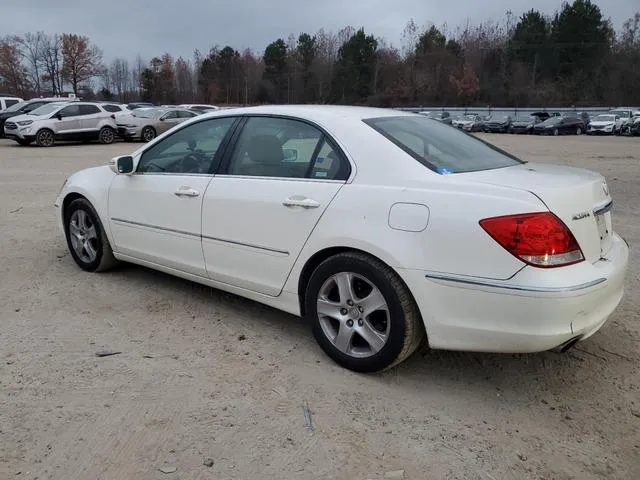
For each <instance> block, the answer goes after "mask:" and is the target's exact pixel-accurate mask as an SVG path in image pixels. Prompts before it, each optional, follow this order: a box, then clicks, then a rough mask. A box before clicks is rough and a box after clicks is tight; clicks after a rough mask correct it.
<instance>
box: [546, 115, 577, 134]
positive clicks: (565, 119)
mask: <svg viewBox="0 0 640 480" xmlns="http://www.w3.org/2000/svg"><path fill="white" fill-rule="evenodd" d="M584 131H585V126H584V120H583V119H582V118H578V117H577V116H575V115H574V116H569V115H563V116H561V117H549V118H548V119H547V120H545V121H544V122H542V123H539V124H538V125H536V126H535V127H533V132H534V133H536V134H538V135H582V133H583V132H584Z"/></svg>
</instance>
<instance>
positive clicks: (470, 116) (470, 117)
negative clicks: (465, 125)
mask: <svg viewBox="0 0 640 480" xmlns="http://www.w3.org/2000/svg"><path fill="white" fill-rule="evenodd" d="M461 118H462V120H468V121H474V120H475V119H476V116H475V115H463V116H462V117H461Z"/></svg>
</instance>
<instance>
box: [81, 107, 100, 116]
mask: <svg viewBox="0 0 640 480" xmlns="http://www.w3.org/2000/svg"><path fill="white" fill-rule="evenodd" d="M96 113H100V109H99V108H98V107H96V106H95V105H80V106H79V112H78V115H94V114H96Z"/></svg>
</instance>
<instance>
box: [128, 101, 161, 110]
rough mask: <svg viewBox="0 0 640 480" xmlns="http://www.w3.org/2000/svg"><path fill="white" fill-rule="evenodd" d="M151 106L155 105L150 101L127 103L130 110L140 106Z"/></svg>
mask: <svg viewBox="0 0 640 480" xmlns="http://www.w3.org/2000/svg"><path fill="white" fill-rule="evenodd" d="M149 107H155V105H154V104H153V103H150V102H131V103H128V104H127V108H128V109H129V110H136V109H138V108H149Z"/></svg>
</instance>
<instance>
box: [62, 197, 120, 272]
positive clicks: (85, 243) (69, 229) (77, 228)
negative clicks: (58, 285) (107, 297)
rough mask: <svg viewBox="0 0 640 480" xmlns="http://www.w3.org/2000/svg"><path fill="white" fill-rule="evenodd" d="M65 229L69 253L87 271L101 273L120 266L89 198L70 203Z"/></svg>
mask: <svg viewBox="0 0 640 480" xmlns="http://www.w3.org/2000/svg"><path fill="white" fill-rule="evenodd" d="M64 230H65V234H66V237H67V246H68V247H69V252H70V253H71V256H72V257H73V259H74V260H75V262H76V264H77V265H78V266H79V267H80V268H82V269H83V270H86V271H88V272H101V271H104V270H108V269H109V268H111V267H113V266H114V265H115V264H116V263H117V261H116V259H115V257H114V256H113V251H112V250H111V245H109V240H108V239H107V236H106V234H105V233H104V228H103V227H102V223H101V222H100V219H99V218H98V214H97V213H96V211H95V210H94V208H93V206H92V205H91V203H89V201H87V200H86V199H84V198H79V199H76V200H74V201H73V202H71V204H69V206H68V207H67V209H66V210H65V212H64Z"/></svg>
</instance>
